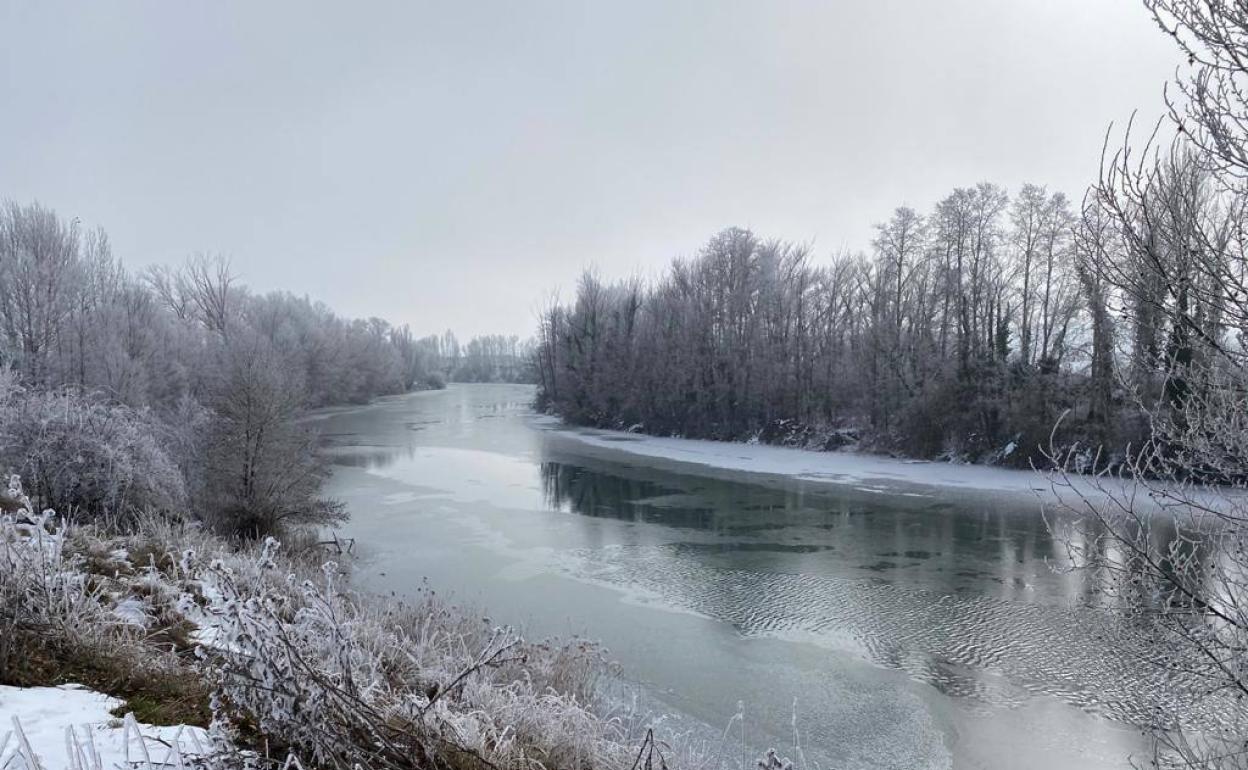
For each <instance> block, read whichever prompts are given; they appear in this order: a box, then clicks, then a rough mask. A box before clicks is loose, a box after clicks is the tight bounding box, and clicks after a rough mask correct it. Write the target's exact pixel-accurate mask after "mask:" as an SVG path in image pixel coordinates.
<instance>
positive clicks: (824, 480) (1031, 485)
mask: <svg viewBox="0 0 1248 770" xmlns="http://www.w3.org/2000/svg"><path fill="white" fill-rule="evenodd" d="M530 419H531V422H532V424H533V426H534V427H535V428H537V429H539V430H542V431H544V432H545V433H546V435H547V436H548V437H549V438H550V440H551V441H552V443H553V444H554V445H556V446H557V445H558V444H559V442H573V443H574V444H575V445H576V447H577V450H578V451H580V452H584V451H585V450H589V451H590V453H592V454H598V455H601V456H602V457H604V458H614V459H620V458H627V459H628V460H629V461H630V462H636V463H639V464H653V465H654V466H655V467H663V468H668V469H671V468H672V467H673V466H676V467H678V468H679V469H680V470H682V471H685V472H688V473H691V474H694V475H699V474H701V475H713V476H716V477H722V478H739V477H740V476H741V475H748V476H749V477H753V478H756V479H758V480H768V479H771V480H779V481H789V482H793V481H796V482H801V483H806V484H817V485H830V486H839V487H843V488H846V489H852V490H854V491H857V492H861V493H873V494H901V495H911V496H933V497H938V496H939V497H945V496H950V495H969V494H973V495H987V496H991V497H996V498H1009V499H1012V500H1015V501H1018V502H1022V503H1031V504H1036V505H1046V506H1056V507H1072V508H1084V507H1086V506H1087V505H1089V504H1091V505H1102V504H1106V503H1109V502H1111V498H1114V499H1120V500H1121V499H1125V498H1131V499H1132V501H1133V504H1136V505H1139V506H1145V505H1148V506H1152V505H1154V504H1155V503H1154V502H1150V491H1151V492H1157V491H1165V492H1167V494H1169V495H1172V496H1173V498H1174V499H1173V500H1171V501H1170V502H1174V501H1178V500H1183V501H1191V500H1199V501H1202V502H1209V501H1210V500H1211V499H1213V498H1216V497H1218V496H1221V495H1226V494H1235V495H1239V494H1241V493H1240V492H1239V491H1232V490H1229V489H1220V488H1219V489H1217V490H1202V489H1200V488H1199V487H1196V486H1192V485H1183V486H1179V485H1173V484H1162V483H1150V484H1149V485H1148V486H1149V489H1145V488H1144V487H1143V486H1141V485H1138V484H1136V482H1134V481H1132V480H1131V479H1128V478H1120V477H1116V476H1110V475H1101V476H1096V477H1092V476H1082V475H1077V474H1069V475H1062V474H1058V473H1051V472H1049V471H1048V470H1047V469H1038V470H1015V469H1010V468H1000V467H995V466H990V465H979V464H969V463H954V462H942V461H937V460H911V459H900V458H894V457H888V456H884V455H877V454H869V453H866V452H857V451H853V450H831V451H818V450H811V449H797V448H791V447H781V446H774V445H770V444H751V443H744V442H732V441H711V440H707V439H690V438H674V437H662V436H650V435H647V434H643V433H632V432H628V431H619V430H606V429H601V428H587V427H581V426H576V425H571V424H569V423H567V422H565V421H564V420H563V419H561V418H559V417H556V416H552V415H544V414H534V415H533V417H531V418H530Z"/></svg>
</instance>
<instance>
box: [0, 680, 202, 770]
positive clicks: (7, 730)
mask: <svg viewBox="0 0 1248 770" xmlns="http://www.w3.org/2000/svg"><path fill="white" fill-rule="evenodd" d="M121 705H122V703H121V701H119V700H117V699H116V698H110V697H109V696H107V695H103V694H101V693H98V692H95V691H93V690H88V689H86V688H85V687H82V686H81V685H76V684H66V685H61V686H60V687H10V686H8V685H0V768H5V770H35V768H34V767H32V766H31V764H30V763H29V762H28V760H29V754H30V753H33V754H34V755H35V757H36V758H37V760H38V762H39V767H41V768H43V769H44V770H59V768H79V767H81V768H84V769H89V768H100V769H101V770H114V769H115V768H134V767H136V766H138V767H148V766H155V767H160V766H164V767H179V766H186V765H187V761H186V760H188V759H189V758H192V757H199V756H204V755H206V754H207V753H208V747H209V746H210V743H209V740H208V734H207V732H206V731H204V730H203V729H201V728H199V727H188V726H184V725H178V726H171V727H157V726H153V725H145V724H142V723H139V722H131V725H130V727H127V726H126V724H125V722H124V721H123V720H122V719H119V718H118V717H115V716H113V715H112V713H111V712H112V711H113V710H114V709H116V708H117V707H119V706H121ZM19 726H20V732H19V730H18V727H19ZM136 728H137V732H136ZM71 752H72V753H73V755H72V756H71ZM149 758H150V761H149Z"/></svg>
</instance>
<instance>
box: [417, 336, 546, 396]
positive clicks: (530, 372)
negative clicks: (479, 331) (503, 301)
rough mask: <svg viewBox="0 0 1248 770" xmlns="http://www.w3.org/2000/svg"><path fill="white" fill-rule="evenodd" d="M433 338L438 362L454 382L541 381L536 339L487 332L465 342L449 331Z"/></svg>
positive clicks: (448, 377) (527, 382) (432, 341)
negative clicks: (534, 355) (462, 343)
mask: <svg viewBox="0 0 1248 770" xmlns="http://www.w3.org/2000/svg"><path fill="white" fill-rule="evenodd" d="M430 339H431V344H432V345H433V349H434V350H435V352H436V356H437V360H438V362H439V363H438V366H439V368H440V370H441V371H442V372H444V373H445V375H444V376H445V377H446V378H447V379H448V380H449V381H451V382H512V383H526V384H531V383H534V382H537V373H536V371H535V369H534V366H533V351H534V347H535V345H534V342H533V341H532V340H521V339H520V337H518V336H516V335H511V336H506V335H502V334H486V335H482V336H478V337H473V338H472V339H471V340H469V341H468V343H467V344H465V345H461V344H460V343H459V340H458V339H456V337H455V335H454V334H452V333H451V332H449V331H448V332H447V333H446V334H444V335H442V337H441V338H436V337H435V338H430Z"/></svg>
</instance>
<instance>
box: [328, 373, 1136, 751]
mask: <svg viewBox="0 0 1248 770" xmlns="http://www.w3.org/2000/svg"><path fill="white" fill-rule="evenodd" d="M532 396H533V390H532V388H530V387H526V386H509V385H455V386H452V387H451V388H449V389H448V390H446V391H439V392H428V393H417V394H412V395H408V396H403V397H397V398H391V399H383V400H381V401H379V402H377V403H375V404H373V405H370V406H367V407H360V408H355V409H348V410H339V411H334V412H329V413H323V414H321V415H320V416H319V426H320V427H321V429H322V431H323V437H324V441H325V444H326V451H327V452H328V453H330V455H331V457H332V458H333V461H334V463H335V468H334V475H333V478H332V479H331V481H330V484H329V490H328V492H329V494H331V495H332V496H334V497H337V498H339V499H341V500H343V501H344V502H346V503H347V505H348V506H349V509H350V512H351V521H350V522H349V523H348V524H347V525H345V527H344V528H343V529H342V530H341V534H342V535H344V536H347V537H354V538H356V539H357V542H358V543H359V552H360V555H361V564H360V566H359V569H358V573H357V574H358V577H359V581H360V582H361V583H362V584H363V585H364V586H365V587H367V588H369V589H372V590H376V591H385V592H390V591H393V592H396V593H399V594H403V593H405V592H409V591H411V590H414V589H415V588H417V587H419V586H421V585H422V582H423V581H425V580H426V579H427V580H428V584H429V585H430V586H432V587H433V588H435V589H436V590H438V591H439V592H440V593H443V594H447V593H449V594H451V595H452V596H453V597H454V598H455V599H456V600H458V601H459V602H461V603H465V604H468V605H470V606H474V607H480V608H482V609H483V610H485V611H488V612H489V613H490V614H491V617H492V619H494V620H495V621H499V622H506V623H510V624H513V625H516V626H518V627H521V628H522V629H524V631H525V633H526V634H527V635H528V636H531V637H536V636H548V635H565V636H566V635H571V634H580V635H582V636H588V637H591V638H594V639H599V640H601V641H602V642H603V643H604V644H605V645H606V647H607V648H608V649H609V650H610V654H611V657H612V658H613V659H615V660H618V661H619V662H620V663H621V664H622V667H623V671H624V672H625V676H626V678H627V679H628V680H629V681H631V682H635V683H637V684H638V685H639V690H640V692H642V693H643V694H644V695H643V698H644V699H645V701H646V703H647V704H648V705H649V706H650V707H652V708H656V709H660V710H670V711H672V712H674V713H678V714H680V715H682V718H683V719H684V720H686V722H685V724H699V725H705V726H707V728H706V729H708V730H717V731H722V730H723V728H724V726H725V725H727V724H728V723H729V720H731V719H732V716H733V715H734V714H735V713H737V711H738V708H739V705H738V704H739V703H740V704H741V706H743V713H744V725H745V731H746V741H747V742H748V743H749V744H751V745H752V746H755V747H761V748H766V747H768V746H775V747H776V748H777V749H779V750H780V751H781V753H784V754H792V753H793V726H792V722H793V718H794V715H796V719H797V723H798V726H799V728H800V731H801V743H802V748H803V751H804V752H805V755H806V757H807V760H808V763H809V764H810V765H811V766H818V767H819V768H823V769H824V770H841V769H844V768H926V767H932V768H946V767H955V768H963V767H966V768H980V767H982V768H1004V767H1010V768H1058V767H1060V768H1110V767H1115V768H1116V767H1126V766H1128V763H1127V757H1128V755H1130V754H1132V753H1137V754H1138V753H1140V752H1143V751H1144V749H1145V745H1144V743H1143V739H1142V738H1141V737H1140V732H1139V728H1138V727H1137V726H1136V723H1138V722H1139V721H1141V720H1142V719H1144V718H1145V716H1146V714H1147V709H1148V705H1147V703H1148V700H1149V696H1150V693H1152V692H1154V691H1155V690H1156V689H1157V682H1155V681H1153V680H1152V679H1151V677H1152V676H1153V674H1152V673H1151V671H1150V670H1149V669H1148V667H1147V666H1141V665H1140V663H1139V661H1138V659H1137V658H1136V654H1135V653H1136V652H1138V651H1133V650H1132V649H1131V643H1130V642H1127V643H1114V644H1107V643H1106V642H1105V641H1104V640H1103V639H1099V638H1096V637H1097V636H1098V634H1099V633H1101V632H1102V629H1101V623H1100V621H1101V615H1100V613H1099V611H1097V610H1095V609H1092V608H1091V607H1090V606H1089V605H1091V604H1094V603H1095V597H1094V596H1092V595H1090V594H1088V593H1087V592H1086V590H1085V589H1084V588H1083V587H1082V586H1081V584H1080V581H1079V580H1077V579H1076V578H1074V577H1072V576H1069V575H1065V574H1060V573H1059V572H1057V571H1055V570H1054V569H1053V568H1052V564H1054V563H1060V561H1061V548H1060V547H1059V546H1058V545H1057V544H1056V543H1054V542H1053V540H1052V539H1051V537H1050V535H1049V533H1048V530H1047V528H1046V526H1045V523H1044V521H1043V519H1042V517H1041V514H1040V509H1039V505H1038V503H1037V502H1036V501H1035V500H1033V499H1030V498H1029V497H1028V496H1027V495H1026V494H1025V493H1019V492H1017V491H1016V492H1014V493H1013V494H1004V493H999V494H995V495H993V494H985V493H977V492H971V491H968V490H967V489H965V488H957V487H950V486H949V485H944V486H933V487H930V488H926V487H924V486H922V485H915V484H905V485H902V484H898V485H895V486H893V485H888V484H884V485H881V484H879V483H863V482H862V480H861V479H856V480H855V482H854V483H849V484H835V483H829V479H819V478H811V477H810V476H809V474H806V477H805V478H798V477H785V476H783V475H778V474H777V473H776V471H777V469H776V468H775V467H770V468H769V470H770V471H771V473H768V474H753V473H750V472H747V471H743V470H742V469H741V468H739V467H738V468H737V469H715V468H712V467H699V466H693V465H689V464H686V463H680V462H675V461H673V460H670V459H664V458H656V457H643V456H640V455H637V454H634V453H630V452H629V451H627V450H628V449H629V446H628V444H629V441H628V439H627V437H623V436H615V435H610V434H597V433H595V432H587V431H579V430H576V429H568V428H562V427H560V426H558V425H557V424H554V423H552V422H551V421H550V420H547V419H543V418H540V417H537V416H536V415H534V414H533V413H532V411H531V410H530V408H529V404H530V402H531V400H532ZM724 446H729V445H724ZM835 459H836V458H835V456H834V455H833V456H828V457H827V458H826V459H825V461H826V462H834V461H835ZM743 464H744V465H745V466H746V467H748V466H749V463H748V462H745V463H738V465H743ZM954 470H956V469H954ZM943 472H944V471H942V473H943ZM950 472H953V471H950ZM946 475H948V474H946ZM1002 478H1005V477H1002ZM833 480H834V479H833ZM1005 486H1007V487H1008V486H1009V484H1006V485H1005ZM734 731H735V728H734ZM734 764H735V763H734ZM727 766H728V765H727V764H725V767H727Z"/></svg>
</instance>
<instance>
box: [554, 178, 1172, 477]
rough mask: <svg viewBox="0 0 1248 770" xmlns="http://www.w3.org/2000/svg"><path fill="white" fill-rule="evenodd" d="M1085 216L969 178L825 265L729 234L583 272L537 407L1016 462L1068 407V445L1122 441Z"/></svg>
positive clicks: (1100, 288)
mask: <svg viewBox="0 0 1248 770" xmlns="http://www.w3.org/2000/svg"><path fill="white" fill-rule="evenodd" d="M1099 215H1100V212H1099V209H1098V208H1097V206H1096V204H1095V203H1093V204H1089V205H1088V206H1086V207H1084V209H1083V210H1079V209H1076V208H1075V207H1074V206H1072V204H1071V203H1070V201H1069V199H1068V198H1067V197H1066V196H1064V195H1063V194H1061V193H1057V192H1050V191H1048V190H1047V189H1045V188H1044V187H1040V186H1037V185H1031V184H1029V185H1024V186H1023V187H1022V188H1021V189H1020V190H1019V191H1018V193H1017V194H1016V195H1015V196H1014V197H1013V198H1012V199H1011V198H1010V197H1009V196H1008V195H1007V193H1006V191H1005V190H1004V189H1002V188H1001V187H998V186H996V185H993V184H988V183H982V184H978V185H975V186H972V187H966V188H959V189H956V190H954V191H953V192H951V193H950V194H949V195H948V196H947V197H945V198H944V199H943V200H941V201H940V202H939V203H937V204H936V206H935V207H934V208H933V210H931V211H930V212H926V213H920V212H918V211H916V210H914V209H912V208H908V207H900V208H898V209H896V210H895V211H894V212H893V213H892V215H891V217H889V218H888V219H887V221H885V222H884V223H882V224H880V225H878V226H877V227H876V236H875V238H874V241H873V243H872V246H871V249H870V251H869V252H866V253H856V254H852V253H844V254H837V255H834V256H833V257H832V258H831V259H830V260H827V261H825V262H823V263H822V264H821V263H819V262H818V261H817V260H816V259H814V258H813V257H812V255H811V253H810V249H809V248H808V247H806V246H804V245H802V244H799V243H794V242H789V241H782V240H777V239H768V238H764V237H760V236H758V235H756V234H755V233H753V232H750V231H748V230H743V229H739V228H731V229H728V230H724V231H723V232H720V233H718V234H716V235H715V236H714V237H712V238H711V239H710V241H709V242H708V243H707V244H706V245H705V246H704V247H703V248H702V249H701V251H700V252H699V253H698V254H697V255H696V256H694V257H693V258H690V259H677V260H675V261H674V262H673V263H672V265H671V267H670V268H669V269H668V271H667V272H666V273H665V274H664V275H663V276H662V277H661V278H659V279H658V280H655V281H652V282H644V281H641V280H639V279H636V278H630V279H626V280H623V281H618V282H614V283H605V282H603V281H601V280H600V279H599V278H598V277H597V276H596V275H594V274H592V273H587V274H585V275H583V276H582V278H581V280H580V282H579V283H578V285H577V289H576V295H575V297H574V299H573V301H572V302H571V303H569V304H566V305H558V304H556V305H555V306H552V307H550V308H548V309H547V310H546V311H545V312H544V313H543V316H542V319H541V324H540V329H539V335H538V336H539V348H538V350H537V353H536V357H537V363H538V373H539V383H540V394H539V399H540V401H541V403H542V404H543V405H544V406H545V407H546V408H549V409H551V410H553V411H555V412H557V413H559V414H561V415H563V416H565V417H567V418H569V419H571V420H573V421H575V422H581V423H587V424H593V425H599V426H609V427H623V428H634V429H638V430H644V431H647V432H652V433H661V434H677V435H682V436H691V437H707V438H717V439H750V438H760V439H762V440H765V441H780V442H787V443H801V444H804V445H810V444H812V443H814V444H827V443H828V442H831V443H833V444H835V443H837V442H839V441H842V440H844V436H845V434H846V431H848V432H849V433H850V434H851V435H853V434H860V435H861V436H862V437H863V440H864V441H866V442H867V443H868V445H869V446H871V447H873V448H876V449H879V450H885V451H898V452H903V453H906V454H911V455H916V456H922V457H931V456H936V455H940V454H949V455H956V456H964V457H970V458H972V459H987V458H989V457H993V456H995V457H996V458H997V459H1007V458H1008V459H1010V460H1013V461H1017V462H1027V461H1028V460H1029V459H1030V456H1031V454H1032V449H1033V448H1035V447H1037V446H1039V444H1040V442H1041V440H1042V439H1045V438H1047V437H1048V434H1049V430H1050V429H1051V428H1052V426H1053V423H1054V421H1055V419H1056V417H1057V416H1058V415H1060V414H1062V413H1064V412H1067V411H1069V412H1070V413H1071V416H1070V417H1068V419H1067V421H1066V422H1065V423H1064V427H1063V431H1064V433H1065V434H1067V435H1069V436H1070V437H1072V438H1073V437H1094V438H1096V439H1097V440H1098V441H1100V440H1105V439H1108V438H1111V437H1112V438H1123V437H1126V436H1129V435H1131V434H1132V432H1133V426H1132V425H1130V424H1129V423H1130V420H1129V419H1127V413H1128V411H1129V410H1125V409H1124V408H1123V402H1124V400H1125V399H1124V394H1123V393H1122V392H1121V390H1120V389H1119V388H1117V387H1116V385H1115V380H1114V376H1113V374H1114V371H1115V370H1114V368H1113V367H1114V364H1115V363H1116V362H1115V361H1114V360H1111V359H1112V358H1113V355H1114V349H1115V342H1116V338H1115V334H1116V333H1117V331H1118V326H1117V325H1116V324H1114V323H1113V318H1112V315H1113V313H1112V310H1111V306H1110V305H1111V302H1112V301H1113V297H1112V296H1111V294H1112V292H1110V291H1109V290H1108V289H1107V288H1106V287H1105V286H1104V281H1103V278H1102V276H1101V275H1100V273H1099V272H1098V271H1097V268H1096V265H1095V264H1094V261H1095V260H1096V259H1097V258H1098V257H1097V254H1099V252H1096V251H1095V250H1096V248H1097V247H1098V246H1099V245H1100V244H1101V241H1102V240H1103V233H1100V232H1099V231H1097V230H1096V229H1095V228H1096V227H1097V217H1098V216H1099ZM1154 368H1155V367H1154ZM1140 375H1141V377H1143V376H1144V375H1145V372H1143V371H1141V372H1140Z"/></svg>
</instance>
